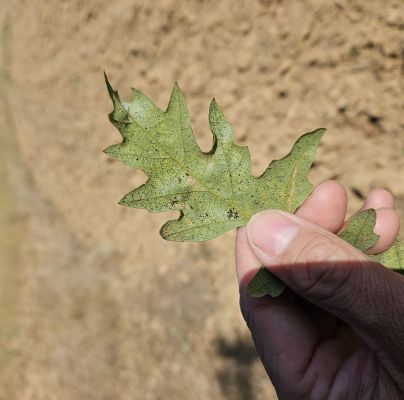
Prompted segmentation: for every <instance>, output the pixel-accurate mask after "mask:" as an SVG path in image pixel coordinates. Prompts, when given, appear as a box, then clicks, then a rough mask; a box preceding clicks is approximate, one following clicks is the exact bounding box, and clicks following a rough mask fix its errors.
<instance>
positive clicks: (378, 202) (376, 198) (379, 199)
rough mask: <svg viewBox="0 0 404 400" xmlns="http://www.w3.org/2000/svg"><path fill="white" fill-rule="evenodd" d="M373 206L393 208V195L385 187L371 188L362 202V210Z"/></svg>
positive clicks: (375, 207) (376, 207)
mask: <svg viewBox="0 0 404 400" xmlns="http://www.w3.org/2000/svg"><path fill="white" fill-rule="evenodd" d="M369 208H374V209H375V210H377V209H379V208H391V209H394V196H393V194H392V193H391V192H390V191H388V190H386V189H376V190H372V191H371V192H370V193H369V195H368V196H367V198H366V200H365V202H364V203H363V207H362V209H363V210H367V209H369Z"/></svg>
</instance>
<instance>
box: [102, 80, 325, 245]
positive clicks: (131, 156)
mask: <svg viewBox="0 0 404 400" xmlns="http://www.w3.org/2000/svg"><path fill="white" fill-rule="evenodd" d="M106 83H107V87H108V92H109V95H110V97H111V99H112V102H113V106H114V110H113V111H112V112H111V113H110V114H109V119H110V121H111V122H112V124H113V125H115V126H116V127H117V128H118V130H119V131H120V133H121V135H122V139H123V140H122V142H121V143H119V144H114V145H112V146H110V147H108V148H107V149H105V150H104V151H105V153H107V154H108V155H110V156H111V157H113V158H115V159H118V160H120V161H122V162H124V163H125V164H127V165H129V166H130V167H133V168H138V169H141V170H143V171H144V172H145V174H146V175H147V176H148V177H149V179H148V180H147V182H146V183H145V184H144V185H142V186H140V187H138V188H136V189H135V190H133V191H132V192H130V193H128V194H127V195H126V196H125V197H123V199H122V200H121V201H120V204H122V205H125V206H128V207H135V208H145V209H146V210H148V211H151V212H158V211H169V210H177V211H179V213H180V217H179V218H178V219H177V220H171V221H168V222H167V223H166V224H164V226H163V227H162V228H161V232H160V233H161V236H162V237H163V238H164V239H167V240H174V241H203V240H208V239H212V238H214V237H216V236H218V235H221V234H223V233H224V232H226V231H228V230H231V229H233V228H236V227H239V226H241V225H245V224H246V223H247V222H248V220H249V219H250V218H251V217H252V216H253V215H254V214H256V213H257V212H259V211H262V210H265V209H270V208H272V209H281V210H285V211H289V212H294V211H295V210H296V209H297V207H299V205H300V204H301V203H302V202H303V201H304V200H305V198H306V197H307V196H308V195H309V194H310V192H311V190H312V185H311V184H310V183H309V181H308V179H307V173H308V171H309V169H310V166H311V164H312V162H313V160H314V157H315V153H316V149H317V146H318V143H319V141H320V138H321V136H322V135H323V134H324V132H325V129H317V130H315V131H313V132H309V133H307V134H305V135H303V136H302V137H300V138H299V139H298V140H297V142H296V143H295V145H294V146H293V149H292V151H291V152H290V153H289V154H288V155H287V156H286V157H284V158H282V159H280V160H275V161H272V162H271V163H270V165H269V166H268V168H267V169H266V170H265V172H264V173H263V174H262V175H261V176H260V177H258V178H256V177H254V176H253V175H252V174H251V165H250V154H249V151H248V148H247V147H240V146H237V145H236V144H235V143H234V142H233V129H232V127H231V126H230V124H229V123H228V122H227V121H226V119H225V117H224V115H223V113H222V112H221V111H220V109H219V106H218V104H217V102H216V101H215V100H212V102H211V104H210V108H209V124H210V128H211V131H212V135H213V146H212V149H211V151H210V152H209V153H203V152H202V151H201V150H200V149H199V147H198V145H197V143H196V141H195V138H194V135H193V132H192V128H191V123H190V119H189V115H188V110H187V106H186V103H185V99H184V96H183V94H182V91H181V89H180V88H179V86H178V85H177V84H175V85H174V88H173V90H172V93H171V98H170V101H169V104H168V108H167V110H166V111H165V112H163V111H161V110H160V109H159V108H157V107H156V106H155V105H154V104H153V103H152V101H151V100H150V99H148V98H147V97H146V96H145V95H143V94H142V93H141V92H139V91H138V90H133V100H132V102H130V103H123V102H122V101H121V99H120V97H119V95H118V92H116V91H115V90H114V89H113V88H112V87H111V85H110V83H109V82H108V79H106Z"/></svg>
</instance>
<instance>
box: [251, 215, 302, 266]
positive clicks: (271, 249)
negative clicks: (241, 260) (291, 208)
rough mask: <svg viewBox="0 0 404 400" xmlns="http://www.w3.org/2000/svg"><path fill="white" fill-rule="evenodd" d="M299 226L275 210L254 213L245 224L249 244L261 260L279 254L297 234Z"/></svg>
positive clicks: (267, 260) (269, 259) (268, 260)
mask: <svg viewBox="0 0 404 400" xmlns="http://www.w3.org/2000/svg"><path fill="white" fill-rule="evenodd" d="M299 229H300V226H299V225H298V224H296V223H295V222H294V221H292V220H291V219H289V218H287V217H286V216H284V215H282V214H281V213H279V212H276V211H266V212H264V213H259V214H256V215H254V216H253V217H252V218H251V220H250V222H249V223H248V224H247V236H248V240H249V243H250V246H251V247H252V248H253V250H254V251H255V252H256V253H257V254H256V255H257V256H258V258H260V261H261V262H265V263H270V262H271V259H272V258H274V257H278V256H280V255H281V254H282V253H283V252H284V251H285V250H286V248H287V247H288V246H289V244H290V242H291V241H292V240H293V238H294V237H295V236H296V235H297V233H298V231H299Z"/></svg>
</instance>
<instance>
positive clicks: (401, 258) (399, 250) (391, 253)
mask: <svg viewBox="0 0 404 400" xmlns="http://www.w3.org/2000/svg"><path fill="white" fill-rule="evenodd" d="M372 259H374V260H376V261H377V262H379V263H380V264H383V265H384V266H385V267H387V268H390V269H392V270H394V271H396V272H399V273H401V274H404V243H403V241H402V240H401V238H400V237H397V239H396V241H395V242H394V244H393V246H391V247H390V248H389V249H388V250H386V251H385V252H383V253H380V254H377V255H376V256H373V257H372Z"/></svg>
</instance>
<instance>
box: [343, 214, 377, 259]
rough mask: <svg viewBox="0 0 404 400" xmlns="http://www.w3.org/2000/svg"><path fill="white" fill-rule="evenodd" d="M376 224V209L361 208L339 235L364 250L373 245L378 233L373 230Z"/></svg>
mask: <svg viewBox="0 0 404 400" xmlns="http://www.w3.org/2000/svg"><path fill="white" fill-rule="evenodd" d="M375 225H376V211H375V210H374V209H373V208H370V209H368V210H363V211H361V212H360V213H358V214H356V215H355V216H354V217H353V218H352V219H351V220H350V221H349V222H348V224H347V225H346V226H345V228H344V229H343V230H342V231H341V232H340V233H339V235H338V236H339V237H340V238H341V239H344V240H345V241H346V242H348V243H349V244H351V245H352V246H354V247H356V248H357V249H359V250H362V251H365V250H367V249H370V248H371V247H373V246H374V245H375V244H376V243H377V240H378V239H379V235H377V234H376V233H374V232H373V230H374V228H375Z"/></svg>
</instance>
